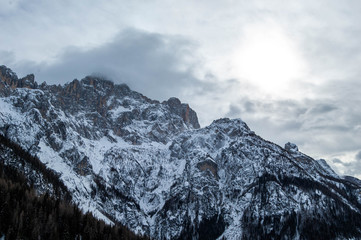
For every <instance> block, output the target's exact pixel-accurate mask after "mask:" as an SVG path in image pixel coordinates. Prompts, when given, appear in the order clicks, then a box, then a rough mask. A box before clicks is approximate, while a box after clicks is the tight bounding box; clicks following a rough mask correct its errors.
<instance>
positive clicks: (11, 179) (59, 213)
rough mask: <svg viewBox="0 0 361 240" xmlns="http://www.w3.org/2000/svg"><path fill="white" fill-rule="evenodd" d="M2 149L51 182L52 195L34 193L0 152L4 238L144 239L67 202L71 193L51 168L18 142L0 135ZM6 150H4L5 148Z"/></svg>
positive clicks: (0, 219) (1, 231)
mask: <svg viewBox="0 0 361 240" xmlns="http://www.w3.org/2000/svg"><path fill="white" fill-rule="evenodd" d="M0 147H1V148H3V150H4V151H3V152H6V151H10V150H12V152H13V154H10V156H12V157H15V159H16V161H18V163H19V164H20V165H22V166H24V165H25V164H29V165H30V166H31V169H33V170H35V171H36V172H39V173H41V175H42V176H43V178H44V179H45V180H46V181H47V182H49V183H51V184H52V185H53V189H54V195H53V196H50V195H49V194H48V193H45V194H42V195H40V196H39V195H37V193H36V190H35V189H34V188H33V187H32V183H31V181H30V182H29V179H27V178H26V177H25V176H24V175H23V173H22V172H21V171H19V169H17V168H15V167H14V166H7V165H4V160H5V159H4V157H5V156H1V155H0V237H1V236H2V235H5V236H6V238H5V239H146V238H145V237H141V236H137V235H135V234H134V233H133V232H131V231H130V230H129V229H127V228H126V227H124V226H122V225H120V224H118V223H117V224H116V225H114V226H110V225H107V224H105V223H104V221H101V220H98V219H96V218H95V217H93V216H92V214H91V213H89V212H88V213H86V214H83V213H82V212H81V210H80V209H79V208H78V206H76V205H74V204H72V203H71V195H70V193H69V191H68V189H67V187H66V186H65V185H64V183H63V182H62V181H61V180H60V179H59V176H58V174H57V173H56V172H54V171H53V170H51V169H49V168H47V167H46V166H45V165H44V164H43V163H42V162H41V161H40V160H39V159H38V158H37V157H34V156H32V155H31V154H30V153H29V152H28V151H26V150H24V149H23V148H22V147H21V146H20V145H18V144H16V143H14V142H12V141H11V140H9V139H8V138H6V137H4V136H3V135H1V134H0ZM6 149H8V150H6Z"/></svg>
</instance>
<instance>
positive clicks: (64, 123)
mask: <svg viewBox="0 0 361 240" xmlns="http://www.w3.org/2000/svg"><path fill="white" fill-rule="evenodd" d="M0 78H1V81H0V83H2V84H3V86H4V89H5V90H6V91H0V113H1V114H0V134H2V135H4V136H7V137H8V138H9V139H10V140H11V141H14V142H16V143H18V144H19V145H20V146H21V147H22V148H23V149H26V150H27V151H28V152H29V153H30V154H33V155H36V156H38V157H39V159H40V161H42V162H43V163H44V164H46V166H47V167H48V168H50V169H52V170H54V171H55V172H57V175H59V178H60V180H61V181H63V182H64V185H65V186H66V187H67V188H68V189H69V192H70V194H71V196H72V198H73V201H74V202H75V203H77V204H79V206H80V207H81V208H83V210H84V211H91V212H93V213H94V214H95V215H96V216H97V217H99V218H101V219H104V220H106V221H108V222H112V221H118V222H121V223H123V224H125V225H127V226H128V227H129V228H131V229H132V230H134V231H136V232H138V233H140V234H145V235H147V236H149V237H151V238H152V239H352V238H356V239H358V238H360V237H361V230H360V229H361V195H360V191H361V184H359V182H358V181H356V180H355V179H351V178H346V179H344V178H340V177H339V176H338V175H337V174H336V173H334V172H333V171H332V169H331V168H330V167H329V166H328V165H327V163H326V161H323V160H320V161H316V160H314V159H312V158H311V157H309V156H307V155H305V154H303V153H301V152H299V151H298V148H297V146H296V145H295V144H292V143H287V144H286V145H285V147H284V148H282V147H280V146H278V145H276V144H274V143H272V142H269V141H266V140H264V139H262V138H261V137H260V136H258V135H256V134H255V133H254V132H253V131H251V130H250V129H249V127H248V126H247V124H246V123H245V122H243V121H242V120H240V119H228V118H222V119H218V120H215V121H214V122H213V123H212V124H211V125H209V126H207V127H204V128H200V126H199V123H198V119H197V115H196V113H195V112H194V111H193V110H192V109H191V108H190V107H189V105H188V104H185V103H182V102H181V101H180V100H179V99H177V98H170V99H169V100H167V101H164V102H162V103H160V102H158V101H154V100H151V99H149V98H147V97H145V96H143V95H142V94H140V93H138V92H135V91H132V90H131V89H129V87H128V86H126V85H124V84H122V85H119V84H115V83H113V82H111V81H108V80H105V79H102V78H99V77H94V76H90V77H86V78H84V79H82V80H76V79H75V80H74V81H72V82H70V83H67V84H65V85H46V84H42V85H40V87H38V89H31V88H30V89H29V88H26V87H23V86H27V84H28V85H29V84H30V85H31V84H32V83H34V84H35V83H36V82H35V81H33V80H34V77H33V76H32V75H28V76H27V77H25V78H23V79H25V80H24V84H22V85H21V84H20V82H19V81H20V80H19V79H18V78H17V76H16V74H14V73H13V72H12V71H11V70H9V69H7V68H4V67H1V69H0ZM26 81H27V82H28V83H26V84H25V82H26ZM12 86H15V89H13V87H12ZM34 86H35V85H34ZM4 92H6V94H4ZM198 128H199V129H198ZM4 157H5V156H4ZM13 162H14V161H13ZM13 162H12V163H11V164H14V166H18V165H19V164H18V163H17V162H14V163H13ZM29 174H33V172H29Z"/></svg>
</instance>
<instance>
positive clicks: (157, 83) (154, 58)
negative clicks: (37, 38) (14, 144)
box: [20, 29, 206, 100]
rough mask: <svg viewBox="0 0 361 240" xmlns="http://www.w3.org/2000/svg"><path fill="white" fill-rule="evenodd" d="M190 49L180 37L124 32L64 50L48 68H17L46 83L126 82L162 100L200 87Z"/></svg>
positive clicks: (29, 66)
mask: <svg viewBox="0 0 361 240" xmlns="http://www.w3.org/2000/svg"><path fill="white" fill-rule="evenodd" d="M194 49H195V46H194V45H193V44H192V43H191V42H189V41H187V40H185V39H183V38H181V37H176V36H165V35H160V34H154V33H148V32H143V31H138V30H134V29H128V30H126V31H123V32H121V33H120V34H118V36H117V37H115V38H114V39H113V40H112V41H111V42H109V43H108V44H105V45H102V46H99V47H97V48H94V49H91V50H81V49H79V48H74V47H73V48H67V49H66V50H65V52H64V53H63V54H62V55H61V56H60V57H59V58H58V59H59V60H58V61H57V62H56V63H54V64H52V65H47V64H44V63H43V64H34V63H30V62H26V63H22V66H21V67H20V68H21V69H22V73H23V74H26V73H29V72H32V73H35V76H36V79H37V81H39V82H42V81H47V82H48V83H65V82H68V81H71V80H73V79H74V78H75V77H77V78H83V77H85V76H86V75H92V74H95V75H103V76H105V77H107V78H109V79H111V80H113V81H114V82H117V83H127V84H128V85H129V86H130V87H131V88H132V89H134V90H137V91H140V92H142V93H143V94H145V95H147V96H148V97H151V98H155V99H159V100H163V99H165V98H168V97H171V96H173V95H174V94H175V93H177V92H181V91H184V90H185V89H190V88H192V87H194V86H197V85H199V86H201V83H200V81H199V80H198V79H196V78H195V77H194V76H193V73H192V68H193V67H194V65H193V64H194V63H193V62H192V54H193V52H194ZM191 53H192V54H191ZM24 71H27V72H24ZM204 88H206V87H204Z"/></svg>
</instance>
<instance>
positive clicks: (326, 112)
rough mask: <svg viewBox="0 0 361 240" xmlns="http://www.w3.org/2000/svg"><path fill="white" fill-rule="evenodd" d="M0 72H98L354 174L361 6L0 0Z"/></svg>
mask: <svg viewBox="0 0 361 240" xmlns="http://www.w3.org/2000/svg"><path fill="white" fill-rule="evenodd" d="M0 6H1V8H0V29H1V34H0V43H1V44H0V64H4V65H6V66H8V67H10V68H12V69H13V70H14V71H15V72H16V73H17V74H18V75H19V77H21V76H23V75H26V74H28V73H34V74H35V77H36V80H37V81H38V82H39V83H41V82H43V81H46V82H47V83H51V84H53V83H66V82H69V81H71V80H73V79H74V78H78V79H81V78H83V77H84V76H86V75H90V74H101V75H103V76H106V77H107V78H109V79H111V80H113V81H114V82H116V83H127V84H128V85H129V86H130V87H131V88H132V89H133V90H136V91H139V92H141V93H143V94H144V95H146V96H148V97H151V98H153V99H157V100H160V101H162V100H166V99H168V98H169V97H172V96H176V97H178V98H180V99H181V101H182V102H187V103H189V104H190V105H191V107H192V108H193V109H194V110H195V111H196V112H197V113H198V118H199V120H200V123H201V125H202V126H206V125H208V124H210V123H211V122H212V120H214V119H217V118H221V117H230V118H241V119H242V120H244V121H245V122H246V123H247V124H248V125H249V126H250V128H251V129H253V130H254V131H255V132H256V133H257V134H258V135H260V136H262V137H263V138H265V139H268V140H271V141H273V142H275V143H277V144H279V145H281V146H283V145H284V144H285V143H286V142H288V141H291V142H294V143H296V144H297V145H298V146H299V149H300V150H301V151H302V152H304V153H306V154H308V155H310V156H312V157H314V158H316V159H318V158H324V159H326V161H327V162H328V163H329V164H330V165H331V166H332V167H333V168H334V169H335V170H336V171H337V172H338V173H339V174H347V175H353V176H358V177H361V107H360V104H361V94H360V91H361V68H360V66H361V44H360V42H361V24H360V22H361V14H360V13H359V11H360V9H361V2H360V1H356V0H355V1H352V0H350V1H339V0H328V1H323V0H318V1H314V0H302V1H281V0H280V1H276V0H273V1H266V0H265V1H241V0H237V1H231V0H223V1H212V0H199V1H146V0H139V1H138V0H133V1H118V0H114V1H95V0H94V1H91V0H87V1H81V0H78V1H73V0H62V1H55V0H54V1H52V0H32V1H25V0H0Z"/></svg>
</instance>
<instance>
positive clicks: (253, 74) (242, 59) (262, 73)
mask: <svg viewBox="0 0 361 240" xmlns="http://www.w3.org/2000/svg"><path fill="white" fill-rule="evenodd" d="M232 61H233V63H232V65H233V71H234V74H235V75H236V77H238V78H241V79H245V80H248V81H250V82H251V83H252V84H254V85H256V86H257V87H259V88H260V89H261V90H263V91H265V92H267V93H269V94H272V95H275V96H279V95H282V97H285V96H286V95H288V93H287V92H285V91H286V90H287V89H289V87H292V84H293V83H295V82H296V81H300V80H302V79H304V77H305V73H306V64H305V61H304V60H303V59H302V55H301V54H300V51H299V50H298V49H297V46H296V44H295V43H294V42H293V41H292V39H291V38H290V37H289V36H288V35H287V34H286V33H285V32H284V31H283V30H282V29H281V28H280V27H279V26H277V25H275V24H268V23H266V24H264V23H263V24H255V25H249V26H247V27H246V28H245V30H244V34H243V35H242V38H241V40H240V44H239V46H238V47H237V48H236V51H235V52H234V56H233V58H232ZM287 97H289V96H287Z"/></svg>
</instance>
